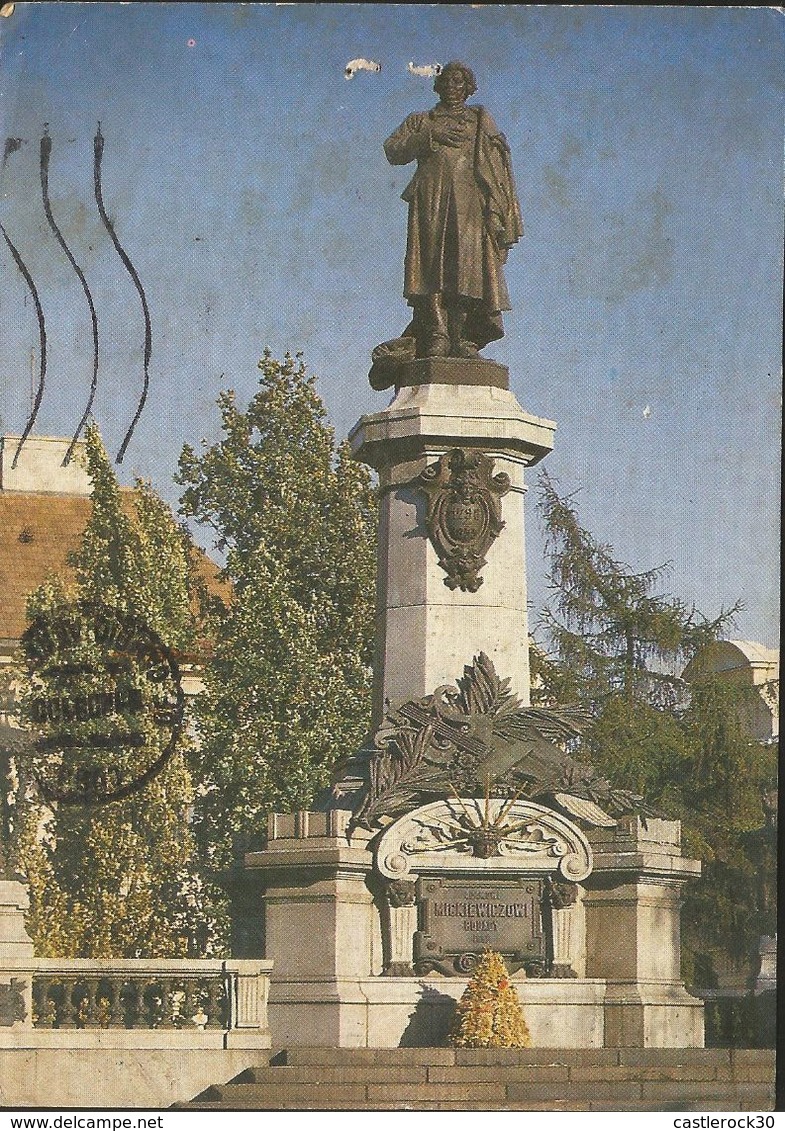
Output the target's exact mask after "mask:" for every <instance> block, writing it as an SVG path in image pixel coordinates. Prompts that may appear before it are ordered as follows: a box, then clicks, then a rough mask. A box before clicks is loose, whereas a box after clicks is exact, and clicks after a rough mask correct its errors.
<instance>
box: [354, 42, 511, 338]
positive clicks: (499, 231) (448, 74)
mask: <svg viewBox="0 0 785 1131" xmlns="http://www.w3.org/2000/svg"><path fill="white" fill-rule="evenodd" d="M433 88H434V90H435V91H436V93H437V94H438V95H439V102H438V104H437V105H436V106H435V107H434V108H433V109H432V110H429V111H425V112H418V113H414V114H410V115H409V116H408V118H407V119H406V121H405V122H403V124H402V125H401V126H399V127H398V129H397V130H395V132H394V133H393V134H391V135H390V137H389V138H388V139H387V141H386V142H385V143H384V152H385V154H386V155H387V160H388V161H389V162H390V163H391V164H393V165H406V164H408V163H409V162H411V161H414V160H416V161H417V171H416V172H415V174H414V176H413V178H412V180H411V181H410V182H409V184H408V186H407V188H406V190H405V191H404V193H403V195H402V199H403V200H405V201H406V202H407V203H408V205H409V227H408V239H407V245H406V261H405V269H404V288H403V293H404V297H405V298H406V299H407V301H408V303H409V305H410V306H411V307H413V311H414V316H413V318H412V321H411V323H410V324H409V326H407V328H406V329H405V330H404V332H403V335H402V337H401V338H400V339H397V340H396V342H390V343H385V345H386V346H387V347H388V349H387V350H386V351H385V350H384V346H383V347H377V349H380V350H382V351H383V353H384V352H386V353H387V354H390V353H395V354H398V356H399V357H400V356H402V355H405V354H406V353H408V354H409V356H410V357H411V356H416V357H464V358H472V357H477V356H478V353H479V350H481V349H482V348H483V346H485V345H486V344H487V343H488V342H492V341H495V340H496V339H498V338H501V337H502V336H503V335H504V328H503V325H502V311H503V310H509V309H510V302H509V296H508V293H507V285H506V283H505V281H504V272H503V270H502V265H503V264H504V263H505V261H506V259H507V252H508V250H509V248H510V247H512V245H513V244H515V243H517V242H518V240H519V239H520V237H521V236H522V234H523V224H522V221H521V212H520V207H519V204H518V200H517V197H516V193H515V183H514V181H513V175H512V167H511V163H510V151H509V146H508V145H507V141H506V139H505V137H504V134H502V133H500V132H499V130H498V129H497V127H496V125H495V123H494V121H493V119H492V118H491V116H490V114H489V113H488V112H487V110H485V109H484V108H483V107H482V106H474V105H472V106H467V105H466V99H467V98H468V97H469V96H470V95H472V94H474V92H475V91H476V89H477V83H476V81H475V78H474V74H473V73H472V71H471V70H470V69H469V67H467V66H465V65H464V64H463V63H457V62H452V63H448V64H447V65H446V66H445V67H444V69H443V70H442V71H441V72H440V73H439V75H437V77H436V80H435V82H434V84H433ZM407 339H408V340H407ZM412 344H414V350H412ZM378 356H379V355H377V354H376V351H375V360H377V359H378Z"/></svg>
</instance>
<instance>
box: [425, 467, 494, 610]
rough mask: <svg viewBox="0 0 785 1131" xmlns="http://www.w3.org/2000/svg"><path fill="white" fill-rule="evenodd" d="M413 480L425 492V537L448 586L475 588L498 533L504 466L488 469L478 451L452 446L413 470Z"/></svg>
mask: <svg viewBox="0 0 785 1131" xmlns="http://www.w3.org/2000/svg"><path fill="white" fill-rule="evenodd" d="M415 486H416V487H417V488H419V490H421V491H422V492H423V493H424V494H425V495H426V497H427V500H428V513H427V516H426V520H425V524H426V528H427V530H428V537H429V538H430V540H431V544H432V545H433V548H434V549H435V550H436V553H437V554H438V556H439V565H440V566H441V568H442V569H443V570H444V572H445V573H446V574H447V576H446V577H445V579H444V584H445V585H446V586H447V588H448V589H460V590H462V591H463V592H469V593H476V592H477V590H478V589H479V588H480V586H481V585H482V582H483V579H482V577H480V575H479V571H480V570H481V569H482V567H483V566H484V565H485V564H486V562H485V555H486V554H487V552H488V550H489V549H490V547H491V546H492V545H493V543H494V542H495V540H496V539H497V537H498V536H499V534H500V533H501V531H502V529H503V527H504V522H503V521H502V516H501V499H502V496H503V495H506V494H507V492H508V491H509V489H510V478H509V476H508V475H506V474H505V473H504V472H499V473H498V474H497V475H494V474H493V460H492V459H490V458H489V457H488V456H486V455H485V454H484V453H483V452H479V451H472V450H470V449H466V448H453V449H452V450H451V451H449V452H445V454H444V455H443V456H441V457H440V458H439V459H438V460H437V461H436V463H432V464H429V466H428V467H426V468H425V469H424V471H422V472H421V473H420V475H418V477H417V479H416V480H415Z"/></svg>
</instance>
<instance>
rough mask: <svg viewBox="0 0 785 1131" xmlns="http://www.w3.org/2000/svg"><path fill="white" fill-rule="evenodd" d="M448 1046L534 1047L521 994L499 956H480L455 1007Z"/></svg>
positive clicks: (476, 1047)
mask: <svg viewBox="0 0 785 1131" xmlns="http://www.w3.org/2000/svg"><path fill="white" fill-rule="evenodd" d="M448 1043H449V1044H450V1045H452V1046H453V1047H455V1048H471V1049H525V1048H529V1046H530V1045H531V1037H530V1036H529V1029H528V1026H527V1025H526V1021H525V1019H524V1016H523V1010H522V1009H521V1003H520V1001H519V1000H518V992H517V990H516V989H515V986H514V985H513V984H512V982H511V981H510V977H509V974H508V973H507V967H506V966H505V964H504V959H503V957H502V956H501V955H500V954H497V953H496V951H493V950H485V951H483V953H482V954H481V955H480V957H479V959H478V961H477V965H476V966H475V968H474V973H473V974H472V976H471V979H470V981H469V984H468V986H467V987H466V989H465V990H464V991H463V994H462V996H461V1000H460V1001H459V1002H458V1004H457V1006H456V1007H455V1017H454V1018H453V1023H452V1027H451V1029H450V1033H449V1037H448Z"/></svg>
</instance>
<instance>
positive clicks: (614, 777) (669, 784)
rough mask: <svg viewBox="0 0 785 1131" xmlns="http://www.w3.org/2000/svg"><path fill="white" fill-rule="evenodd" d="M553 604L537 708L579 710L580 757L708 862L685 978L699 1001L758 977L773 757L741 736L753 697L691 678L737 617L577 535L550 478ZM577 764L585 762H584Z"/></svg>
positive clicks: (767, 893) (767, 927)
mask: <svg viewBox="0 0 785 1131" xmlns="http://www.w3.org/2000/svg"><path fill="white" fill-rule="evenodd" d="M540 487H541V495H540V502H539V509H540V512H541V514H542V517H543V521H544V525H545V532H546V546H547V553H548V560H549V583H550V587H551V590H552V593H553V597H552V601H551V603H550V606H549V607H548V608H547V609H546V610H545V612H544V614H543V616H542V620H541V624H540V626H539V631H540V632H541V633H543V634H544V637H545V641H544V643H543V644H535V645H534V646H533V648H532V655H533V664H532V668H533V671H534V672H535V673H536V675H537V677H538V679H537V683H538V687H537V697H538V700H539V701H540V702H555V703H571V702H577V703H579V704H581V705H583V706H584V707H587V708H588V709H589V710H590V711H591V713H592V715H593V717H594V722H593V725H592V727H591V728H590V730H589V731H588V732H587V734H586V736H585V738H584V740H583V753H584V755H585V757H587V758H588V759H589V760H590V761H591V762H592V763H593V764H594V765H596V766H597V767H598V768H600V769H601V770H602V771H603V773H604V774H606V776H607V777H608V778H609V780H610V781H611V782H612V783H613V784H615V785H617V786H619V787H622V788H628V789H631V790H634V791H635V792H640V793H643V794H644V796H646V798H647V800H648V801H649V802H650V803H652V804H654V805H656V806H657V808H658V809H659V810H661V811H662V813H663V814H664V815H665V816H667V817H669V818H672V819H681V820H682V823H683V827H684V843H685V849H686V851H687V852H688V853H690V852H691V853H694V854H695V855H697V856H699V857H700V858H701V859H702V860H703V875H702V878H701V880H700V881H698V882H696V883H695V884H692V885H690V887H689V888H688V890H687V895H686V900H685V907H684V913H683V924H684V938H683V943H684V946H683V956H684V973H685V976H686V977H687V979H688V981H691V982H693V984H699V985H701V986H703V987H711V986H712V985H715V984H716V983H717V980H718V978H719V977H720V974H721V972H727V971H728V970H729V969H732V968H733V967H734V966H735V967H736V968H740V967H742V966H744V967H745V968H746V969H747V970H748V971H753V970H754V963H755V957H756V955H757V946H758V939H759V937H760V936H761V935H763V934H767V933H768V934H773V933H774V930H775V927H774V919H773V905H774V895H773V890H774V888H773V877H774V867H775V857H776V850H775V842H776V833H775V829H774V821H773V811H774V806H773V804H772V803H766V798H767V797H771V796H772V791H773V790H774V788H775V783H776V753H775V749H774V748H773V747H772V746H765V745H762V744H760V743H758V742H756V741H754V740H753V739H752V738H751V737H750V735H749V730H748V729H747V727H746V726H745V719H747V718H749V717H750V715H751V711H750V704H749V698H748V697H749V696H756V695H758V690H757V689H754V688H742V687H736V686H734V685H733V684H731V683H730V682H729V681H728V680H720V679H717V678H716V677H704V678H701V679H699V680H697V681H696V682H694V683H693V684H691V685H687V684H686V683H685V682H684V680H683V679H682V678H681V671H682V669H683V667H684V666H685V664H686V663H687V662H688V661H689V660H690V659H691V658H692V657H693V656H695V655H696V653H697V652H698V651H699V650H700V649H701V648H702V647H703V646H705V645H707V644H709V643H710V642H711V641H713V640H716V639H718V638H719V637H720V636H721V635H722V634H723V632H725V631H726V630H727V629H728V628H729V627H730V626H731V625H732V623H733V617H734V615H735V614H736V613H737V612H738V611H739V609H740V608H741V604H740V602H737V603H736V604H735V605H734V606H733V607H732V608H731V609H727V610H725V609H723V610H720V612H719V614H718V615H717V616H716V617H714V618H713V619H712V618H708V617H706V616H704V615H703V614H702V613H700V612H699V611H698V610H697V609H696V608H695V606H694V605H690V604H687V603H686V602H684V601H683V600H681V599H680V598H678V597H675V596H673V595H670V594H668V593H665V592H663V591H662V588H663V587H664V584H665V580H666V577H667V567H666V566H658V567H656V568H653V569H649V570H645V571H642V572H634V571H633V570H632V569H630V568H629V567H628V566H626V565H625V564H623V563H622V562H621V561H620V560H619V559H618V558H617V557H616V555H615V553H614V551H613V549H612V547H610V546H607V545H603V544H602V543H600V542H598V541H597V540H596V539H595V538H594V537H593V535H592V534H590V533H589V532H588V531H587V530H585V529H584V528H583V527H582V526H581V524H580V520H579V517H578V514H577V512H576V510H575V507H574V505H573V502H572V500H571V498H570V497H563V496H561V495H560V494H559V493H558V491H557V489H556V487H555V485H554V484H553V482H552V481H551V480H550V479H549V478H548V476H547V475H545V474H543V475H542V477H541V480H540ZM578 756H580V753H579V755H578Z"/></svg>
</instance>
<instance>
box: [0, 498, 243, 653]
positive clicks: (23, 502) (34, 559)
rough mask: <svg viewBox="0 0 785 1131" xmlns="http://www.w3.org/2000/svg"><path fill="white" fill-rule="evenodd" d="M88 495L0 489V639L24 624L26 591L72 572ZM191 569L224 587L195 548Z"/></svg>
mask: <svg viewBox="0 0 785 1131" xmlns="http://www.w3.org/2000/svg"><path fill="white" fill-rule="evenodd" d="M121 499H122V506H123V510H124V511H125V512H126V513H130V512H131V511H132V508H133V488H125V489H121ZM91 508H92V503H91V500H90V499H89V498H87V497H85V496H80V495H51V494H43V493H37V492H29V493H28V492H18V493H17V492H10V491H9V492H4V491H0V641H3V640H5V641H9V640H10V641H15V640H18V639H19V637H20V636H21V635H22V632H23V631H24V628H25V624H26V615H25V605H26V601H27V596H28V594H29V593H31V592H32V591H33V590H34V589H36V588H37V587H38V586H39V585H41V584H42V582H44V581H46V579H47V577H50V576H60V577H63V578H68V577H69V576H72V570H71V568H70V567H69V565H68V563H67V557H68V554H69V553H70V552H71V551H72V550H76V549H78V547H79V544H80V541H81V537H82V533H83V532H84V529H85V526H86V525H87V522H88V519H89V518H90V512H91ZM196 553H197V570H198V572H199V573H200V574H201V576H202V578H203V579H204V581H205V582H206V584H207V588H208V590H209V591H210V592H211V593H213V594H216V595H218V596H222V597H223V598H224V599H226V598H227V597H228V594H229V592H230V590H229V588H228V586H227V585H226V584H225V583H223V582H222V581H221V580H220V579H219V577H218V573H219V571H218V567H217V566H216V565H215V563H214V562H212V561H211V560H210V559H209V558H208V557H207V555H206V554H204V553H203V552H202V551H201V550H198V549H197V551H196Z"/></svg>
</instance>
